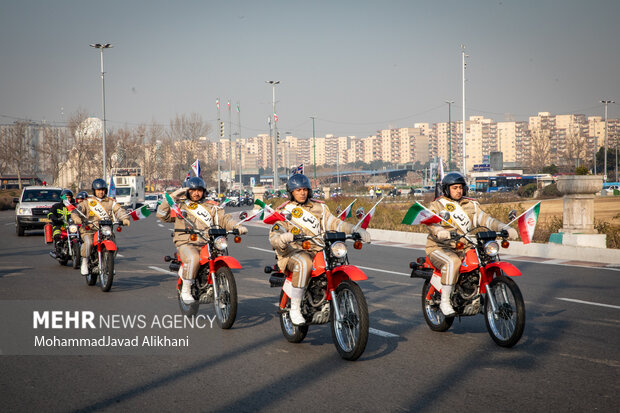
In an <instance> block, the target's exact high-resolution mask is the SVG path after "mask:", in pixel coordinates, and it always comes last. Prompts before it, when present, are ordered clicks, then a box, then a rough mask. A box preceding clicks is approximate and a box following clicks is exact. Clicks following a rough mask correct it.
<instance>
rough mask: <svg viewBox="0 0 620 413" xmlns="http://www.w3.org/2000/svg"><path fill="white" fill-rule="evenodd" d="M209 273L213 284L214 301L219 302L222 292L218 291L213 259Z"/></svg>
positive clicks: (210, 262)
mask: <svg viewBox="0 0 620 413" xmlns="http://www.w3.org/2000/svg"><path fill="white" fill-rule="evenodd" d="M209 275H210V276H211V282H212V284H213V301H214V302H216V303H217V302H218V301H219V299H220V292H219V291H218V286H217V280H216V279H215V264H214V262H213V260H210V261H209Z"/></svg>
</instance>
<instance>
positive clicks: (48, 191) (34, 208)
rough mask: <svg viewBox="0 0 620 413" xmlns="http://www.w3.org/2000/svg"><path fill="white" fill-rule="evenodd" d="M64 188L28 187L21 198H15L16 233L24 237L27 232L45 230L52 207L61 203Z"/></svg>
mask: <svg viewBox="0 0 620 413" xmlns="http://www.w3.org/2000/svg"><path fill="white" fill-rule="evenodd" d="M61 192H62V188H54V187H48V186H27V187H26V188H24V190H23V191H22V194H21V196H20V197H19V198H13V202H14V203H15V204H16V206H15V232H16V233H17V235H18V236H20V237H22V236H24V234H25V231H26V230H31V229H43V227H44V226H45V224H46V223H48V222H50V220H49V219H48V218H47V214H49V212H50V210H51V208H52V206H53V205H54V204H55V203H57V202H59V201H60V193H61Z"/></svg>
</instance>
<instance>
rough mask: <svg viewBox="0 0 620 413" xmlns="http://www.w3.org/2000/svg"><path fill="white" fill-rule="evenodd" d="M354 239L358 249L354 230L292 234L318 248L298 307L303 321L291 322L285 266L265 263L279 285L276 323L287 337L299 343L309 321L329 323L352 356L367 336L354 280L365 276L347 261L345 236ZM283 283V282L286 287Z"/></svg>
mask: <svg viewBox="0 0 620 413" xmlns="http://www.w3.org/2000/svg"><path fill="white" fill-rule="evenodd" d="M347 239H352V240H354V241H355V243H354V248H355V249H361V248H362V243H361V241H360V236H359V234H357V233H353V234H351V235H346V234H345V233H344V232H335V231H328V232H326V233H324V234H322V235H317V236H315V237H311V236H305V235H295V238H294V240H296V241H303V242H302V247H303V248H304V249H310V247H311V242H315V243H316V242H317V241H318V242H320V244H319V245H323V250H322V251H320V252H318V253H317V254H316V255H315V256H314V263H313V267H312V273H311V279H310V283H309V284H308V288H306V292H305V294H304V297H303V299H302V302H301V313H302V315H303V316H304V318H305V319H306V320H307V321H306V324H304V325H295V324H293V323H292V322H291V319H290V316H289V311H290V299H289V297H288V295H287V294H286V292H285V291H286V290H287V288H288V287H290V286H291V281H292V274H291V272H290V271H286V272H285V273H283V272H281V271H280V269H279V268H278V266H277V265H276V266H275V268H272V267H265V272H266V273H267V274H270V273H271V276H270V278H269V283H270V285H271V287H282V291H281V292H280V309H279V311H278V312H279V314H280V327H281V328H282V333H283V334H284V337H285V338H286V339H287V340H288V341H289V342H291V343H299V342H301V341H302V340H303V339H304V338H305V337H306V334H308V327H309V325H310V324H325V323H327V322H330V323H331V331H332V339H333V341H334V345H335V346H336V349H337V350H338V353H339V354H340V356H341V357H342V358H344V359H346V360H357V359H358V358H359V357H360V356H361V355H362V353H363V352H364V350H365V349H366V343H367V341H368V306H367V304H366V299H365V298H364V293H363V292H362V289H361V288H360V287H359V285H357V283H356V282H355V281H362V280H367V279H368V277H366V275H365V274H364V272H363V271H362V270H360V269H359V268H357V267H356V266H354V265H349V260H348V257H347V247H346V245H345V241H346V240H347ZM287 285H288V287H287Z"/></svg>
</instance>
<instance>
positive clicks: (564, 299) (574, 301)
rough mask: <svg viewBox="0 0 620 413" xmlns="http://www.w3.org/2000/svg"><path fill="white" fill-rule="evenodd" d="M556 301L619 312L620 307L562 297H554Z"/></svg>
mask: <svg viewBox="0 0 620 413" xmlns="http://www.w3.org/2000/svg"><path fill="white" fill-rule="evenodd" d="M555 298H557V299H558V300H562V301H569V302H572V303H577V304H589V305H597V306H599V307H607V308H617V309H619V310H620V305H611V304H602V303H594V302H592V301H583V300H575V299H574V298H564V297H555Z"/></svg>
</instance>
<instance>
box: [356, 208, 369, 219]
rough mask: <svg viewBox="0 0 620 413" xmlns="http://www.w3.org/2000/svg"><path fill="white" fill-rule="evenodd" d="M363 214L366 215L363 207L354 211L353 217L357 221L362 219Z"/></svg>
mask: <svg viewBox="0 0 620 413" xmlns="http://www.w3.org/2000/svg"><path fill="white" fill-rule="evenodd" d="M365 214H366V211H364V207H359V208H357V209H356V210H355V217H356V218H357V219H362V218H363V217H364V215H365Z"/></svg>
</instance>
